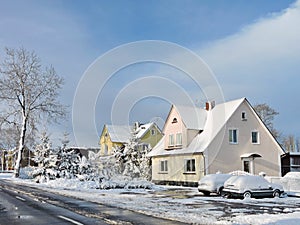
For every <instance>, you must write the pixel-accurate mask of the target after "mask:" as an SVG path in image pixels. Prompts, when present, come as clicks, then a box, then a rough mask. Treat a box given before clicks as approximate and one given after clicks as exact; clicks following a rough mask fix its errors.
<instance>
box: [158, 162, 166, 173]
mask: <svg viewBox="0 0 300 225" xmlns="http://www.w3.org/2000/svg"><path fill="white" fill-rule="evenodd" d="M159 169H160V170H159V171H160V172H168V161H167V160H163V161H160V168H159Z"/></svg>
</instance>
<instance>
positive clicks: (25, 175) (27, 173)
mask: <svg viewBox="0 0 300 225" xmlns="http://www.w3.org/2000/svg"><path fill="white" fill-rule="evenodd" d="M34 170H35V167H31V166H27V167H24V168H20V175H19V178H20V179H33V175H32V173H33V171H34Z"/></svg>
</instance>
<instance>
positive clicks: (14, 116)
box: [0, 48, 65, 177]
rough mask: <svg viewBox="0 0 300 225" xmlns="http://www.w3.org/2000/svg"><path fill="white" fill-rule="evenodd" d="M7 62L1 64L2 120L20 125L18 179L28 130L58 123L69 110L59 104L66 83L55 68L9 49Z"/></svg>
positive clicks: (0, 93) (16, 172)
mask: <svg viewBox="0 0 300 225" xmlns="http://www.w3.org/2000/svg"><path fill="white" fill-rule="evenodd" d="M5 50H6V58H5V59H4V61H3V63H2V64H0V99H1V106H2V105H3V104H5V107H4V108H3V109H2V112H1V117H2V119H4V120H5V122H7V123H8V124H20V132H19V142H18V148H17V159H16V163H15V171H14V176H15V177H18V176H19V173H20V162H21V160H22V152H23V151H24V148H25V141H26V138H27V136H28V128H29V126H30V125H31V127H32V128H36V125H37V124H38V123H39V122H42V121H45V120H46V119H49V120H48V121H51V122H52V121H55V122H56V121H58V119H60V118H63V117H64V116H65V107H64V106H63V105H62V104H60V102H59V101H58V96H59V93H58V90H59V89H61V87H62V85H63V79H62V78H61V77H59V76H58V75H57V73H56V72H55V70H54V68H53V67H52V66H50V67H47V68H45V69H44V68H42V66H41V63H40V59H39V58H38V57H37V55H36V54H35V53H34V52H28V51H27V50H25V49H24V48H20V49H9V48H6V49H5Z"/></svg>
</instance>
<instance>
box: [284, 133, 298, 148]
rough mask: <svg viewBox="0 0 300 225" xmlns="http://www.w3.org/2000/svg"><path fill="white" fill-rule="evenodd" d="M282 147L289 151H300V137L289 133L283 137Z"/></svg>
mask: <svg viewBox="0 0 300 225" xmlns="http://www.w3.org/2000/svg"><path fill="white" fill-rule="evenodd" d="M282 147H283V148H284V149H285V150H286V151H287V152H299V151H300V139H299V138H296V137H295V136H294V135H291V134H290V135H287V136H285V137H283V141H282Z"/></svg>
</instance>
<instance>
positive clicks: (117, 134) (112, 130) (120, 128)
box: [106, 125, 132, 143]
mask: <svg viewBox="0 0 300 225" xmlns="http://www.w3.org/2000/svg"><path fill="white" fill-rule="evenodd" d="M106 128H107V131H108V133H109V136H110V139H111V141H112V142H120V143H125V142H127V141H128V140H129V139H130V138H131V133H132V127H131V126H126V125H106Z"/></svg>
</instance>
